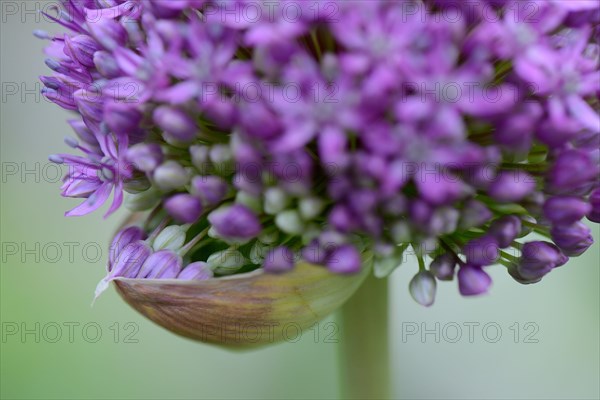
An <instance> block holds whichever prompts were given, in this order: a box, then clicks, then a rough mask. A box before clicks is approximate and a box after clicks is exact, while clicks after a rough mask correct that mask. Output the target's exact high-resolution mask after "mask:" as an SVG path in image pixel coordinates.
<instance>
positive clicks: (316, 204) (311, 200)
mask: <svg viewBox="0 0 600 400" xmlns="http://www.w3.org/2000/svg"><path fill="white" fill-rule="evenodd" d="M324 208H325V202H324V201H323V200H321V199H319V198H318V197H305V198H302V199H300V201H299V202H298V209H299V210H300V215H301V216H302V218H304V220H306V221H310V220H312V219H314V218H315V217H317V216H319V215H320V214H321V212H322V211H323V209H324Z"/></svg>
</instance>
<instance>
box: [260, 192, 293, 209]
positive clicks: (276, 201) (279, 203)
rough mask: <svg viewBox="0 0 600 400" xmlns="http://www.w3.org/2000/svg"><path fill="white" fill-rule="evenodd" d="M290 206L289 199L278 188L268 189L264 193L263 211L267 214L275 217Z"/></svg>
mask: <svg viewBox="0 0 600 400" xmlns="http://www.w3.org/2000/svg"><path fill="white" fill-rule="evenodd" d="M289 204H290V197H289V196H288V195H287V193H285V191H283V189H281V188H278V187H272V188H268V189H267V190H266V191H265V205H264V210H265V212H266V213H267V214H270V215H275V214H277V213H279V212H281V211H283V210H285V209H286V207H287V206H288V205H289Z"/></svg>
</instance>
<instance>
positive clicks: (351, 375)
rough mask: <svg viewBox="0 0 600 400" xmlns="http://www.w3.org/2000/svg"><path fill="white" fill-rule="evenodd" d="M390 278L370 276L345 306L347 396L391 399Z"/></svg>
mask: <svg viewBox="0 0 600 400" xmlns="http://www.w3.org/2000/svg"><path fill="white" fill-rule="evenodd" d="M388 332H389V330H388V280H387V279H377V278H375V277H374V276H372V275H370V276H369V277H368V278H367V279H366V280H365V282H364V283H363V284H362V286H361V287H360V288H359V289H358V291H357V292H356V293H355V294H354V296H352V298H351V299H350V300H348V302H347V303H346V304H345V305H344V306H343V307H342V311H341V327H340V338H341V343H340V344H341V346H340V372H341V374H342V376H341V385H342V388H341V393H342V398H343V399H389V398H391V390H390V354H389V333H388Z"/></svg>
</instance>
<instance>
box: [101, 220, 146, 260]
mask: <svg viewBox="0 0 600 400" xmlns="http://www.w3.org/2000/svg"><path fill="white" fill-rule="evenodd" d="M145 235H146V234H145V232H144V231H143V229H142V228H139V227H137V226H130V227H128V228H125V229H122V230H121V231H119V233H117V234H116V235H115V237H114V238H113V240H112V243H111V245H110V249H109V254H108V270H109V271H111V270H112V265H113V263H114V262H115V259H116V258H117V257H118V256H119V254H121V252H122V251H123V249H124V248H125V246H127V245H128V244H130V243H133V242H137V241H138V240H142V239H144V237H145Z"/></svg>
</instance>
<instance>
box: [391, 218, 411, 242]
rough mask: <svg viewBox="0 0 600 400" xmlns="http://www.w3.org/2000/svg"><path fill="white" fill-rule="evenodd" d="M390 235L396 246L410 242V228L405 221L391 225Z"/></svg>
mask: <svg viewBox="0 0 600 400" xmlns="http://www.w3.org/2000/svg"><path fill="white" fill-rule="evenodd" d="M390 234H391V235H392V239H394V241H395V242H396V243H397V244H400V243H408V242H410V241H411V240H412V235H411V232H410V226H409V225H408V223H407V222H406V221H398V222H396V223H395V224H394V225H392V227H391V229H390Z"/></svg>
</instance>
